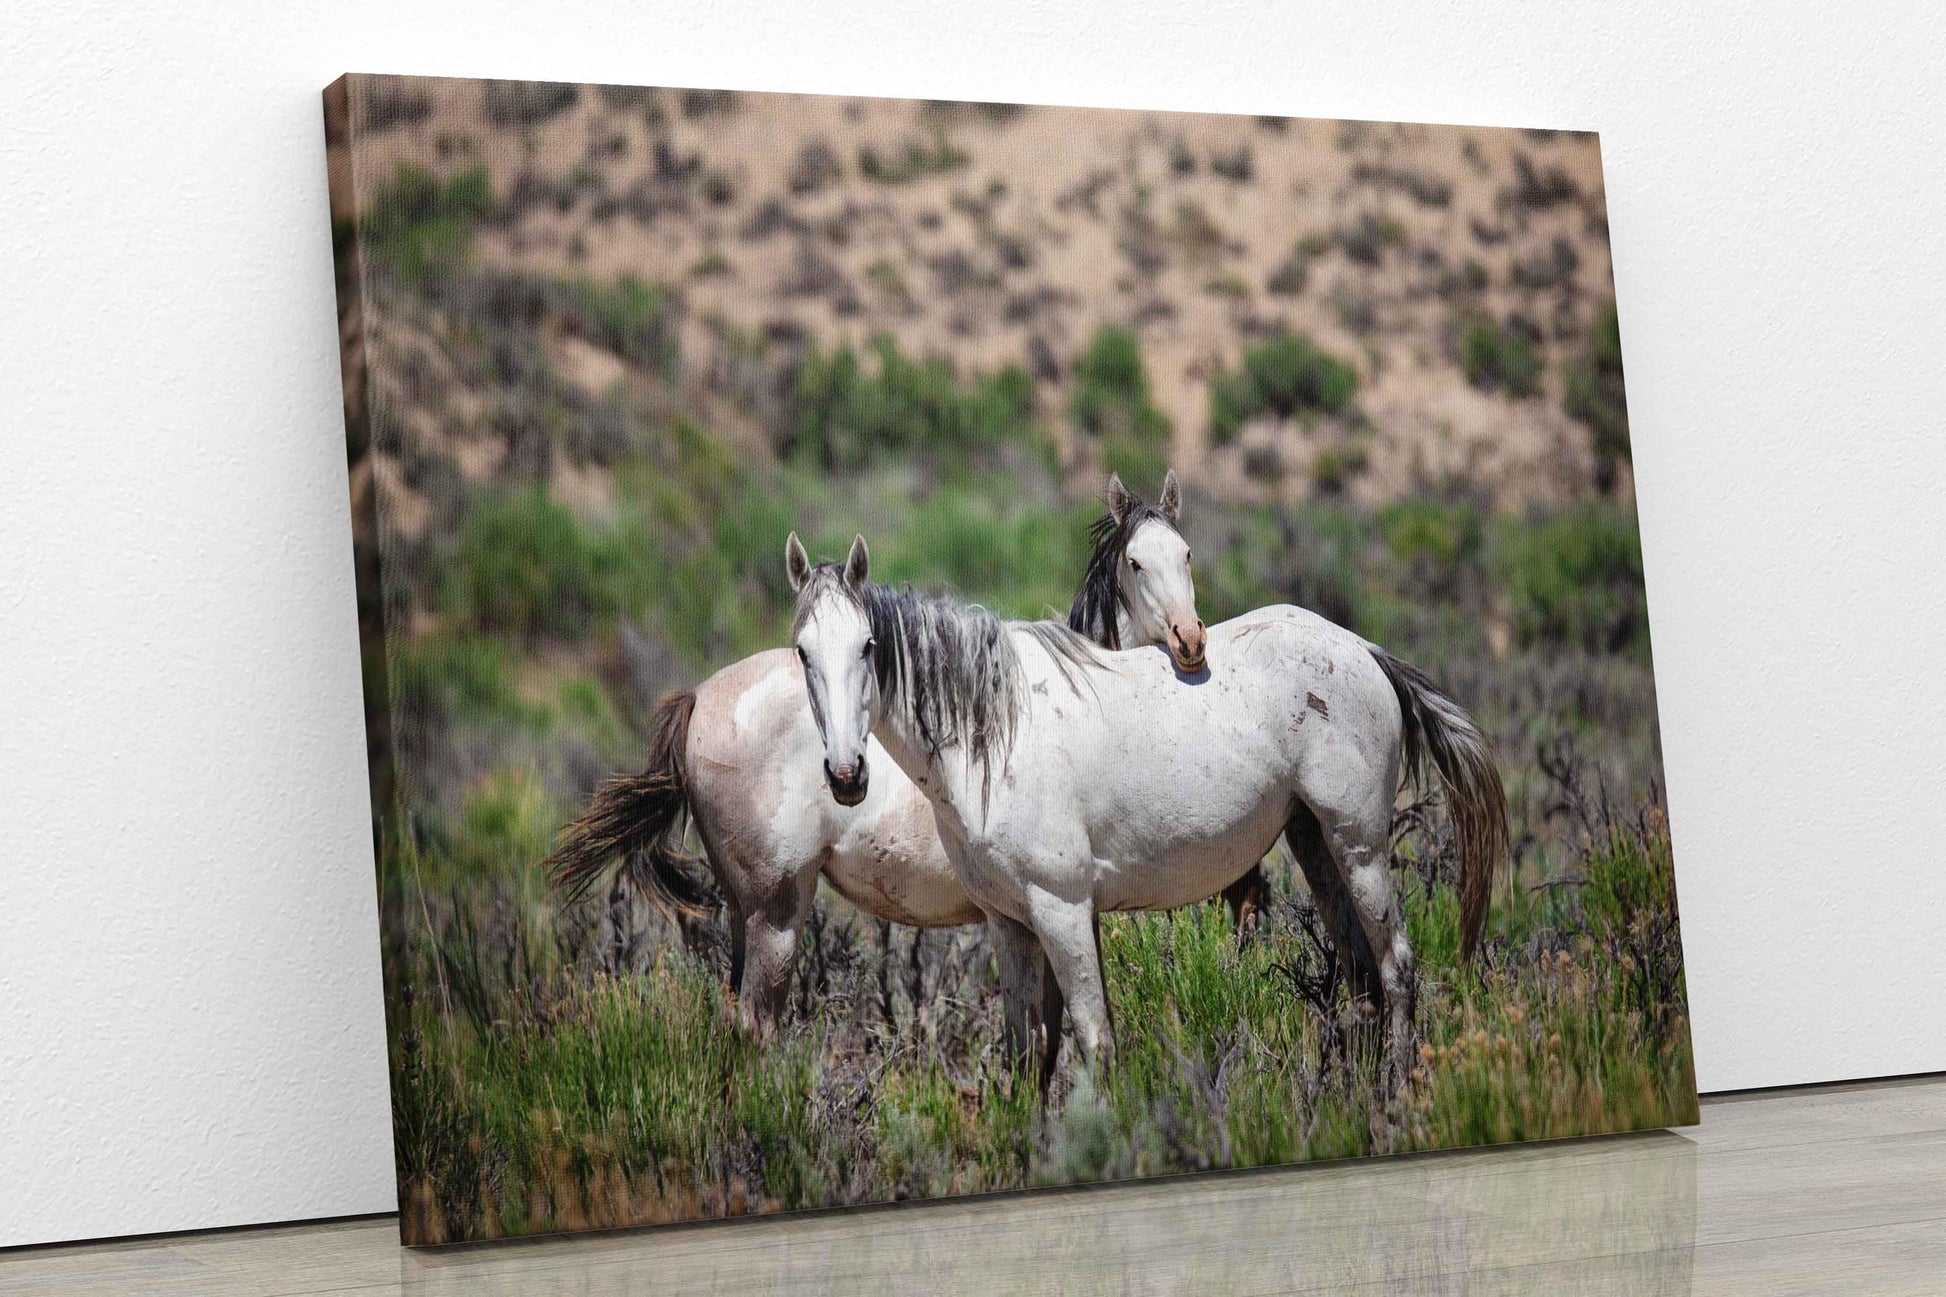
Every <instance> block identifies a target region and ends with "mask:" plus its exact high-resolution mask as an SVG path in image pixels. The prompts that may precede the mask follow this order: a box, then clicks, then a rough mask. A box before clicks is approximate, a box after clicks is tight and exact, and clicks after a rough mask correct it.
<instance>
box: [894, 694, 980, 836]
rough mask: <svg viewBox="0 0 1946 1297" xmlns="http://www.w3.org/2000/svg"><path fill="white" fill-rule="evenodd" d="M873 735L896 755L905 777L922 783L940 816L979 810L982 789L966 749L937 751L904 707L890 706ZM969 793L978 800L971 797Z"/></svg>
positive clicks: (916, 782) (955, 816)
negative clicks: (976, 782)
mask: <svg viewBox="0 0 1946 1297" xmlns="http://www.w3.org/2000/svg"><path fill="white" fill-rule="evenodd" d="M872 737H873V738H875V739H877V740H878V741H879V745H880V746H881V747H883V748H884V749H885V751H886V755H888V756H890V757H891V758H892V761H893V764H895V765H897V766H898V768H899V769H900V770H902V771H904V772H905V777H906V778H907V779H910V780H911V781H912V782H913V783H914V784H916V785H918V788H919V791H920V792H922V793H924V794H925V795H926V800H927V801H929V802H931V803H932V804H933V809H934V811H935V812H936V813H938V814H940V815H946V816H951V817H954V818H959V817H961V815H962V811H964V810H966V809H969V808H970V809H972V810H973V811H974V812H976V813H977V811H978V800H977V799H978V797H979V789H978V788H977V787H976V786H974V785H973V776H974V775H975V774H976V773H977V772H973V771H970V770H969V769H968V767H969V765H970V764H971V763H970V762H968V761H967V759H966V755H965V749H964V748H963V747H962V746H961V745H959V744H951V745H949V746H947V747H946V748H945V749H944V750H943V751H941V752H939V753H937V754H934V753H933V752H932V750H931V749H930V748H929V747H928V746H927V744H926V742H925V740H924V739H923V738H921V737H920V735H919V727H918V725H917V723H916V722H915V721H914V720H913V718H912V715H911V713H910V712H909V711H908V709H906V708H904V707H890V708H887V709H886V714H885V715H884V716H882V717H880V718H879V721H878V723H877V724H876V725H874V726H873V727H872ZM969 793H970V795H971V797H972V798H973V799H974V800H968V798H969Z"/></svg>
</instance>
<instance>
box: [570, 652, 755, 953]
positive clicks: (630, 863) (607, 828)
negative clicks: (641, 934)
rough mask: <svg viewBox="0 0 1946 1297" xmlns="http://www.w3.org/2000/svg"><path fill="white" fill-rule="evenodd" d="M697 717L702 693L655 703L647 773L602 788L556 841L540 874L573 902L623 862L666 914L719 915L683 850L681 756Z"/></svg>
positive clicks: (685, 803) (685, 805)
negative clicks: (693, 716) (544, 873)
mask: <svg viewBox="0 0 1946 1297" xmlns="http://www.w3.org/2000/svg"><path fill="white" fill-rule="evenodd" d="M695 710H696V694H695V691H693V690H689V689H679V690H676V691H675V692H673V693H671V694H669V695H668V696H667V697H665V698H664V699H663V700H662V701H661V702H660V703H657V704H656V709H655V715H654V716H653V717H652V718H651V720H650V722H649V764H648V768H647V769H645V770H643V771H642V773H641V774H639V775H617V776H615V777H614V778H613V779H610V780H608V781H607V782H606V783H604V784H602V786H601V787H600V788H598V789H596V790H595V795H594V798H593V800H591V801H590V802H589V803H588V809H587V810H586V811H585V812H583V813H582V816H581V818H580V819H578V820H576V821H575V822H574V823H572V824H570V825H568V826H567V827H566V828H564V829H562V830H561V835H560V837H558V838H557V839H555V842H554V851H553V853H552V854H551V855H549V856H548V857H547V859H545V860H543V861H541V867H542V868H543V869H545V870H547V871H548V873H549V874H550V875H552V877H553V879H554V882H555V885H556V886H558V887H560V888H561V889H562V890H563V891H565V892H566V893H567V895H568V899H569V900H578V899H579V898H581V897H582V896H584V895H586V894H587V892H588V890H589V889H590V888H592V887H594V886H595V885H596V884H597V883H598V882H600V881H601V879H602V877H603V875H604V874H606V873H607V870H608V865H609V862H610V861H612V860H614V859H615V858H616V857H617V856H620V857H621V858H622V860H623V865H622V867H623V868H624V869H626V870H628V873H629V879H630V881H631V882H633V883H635V884H636V886H637V887H639V888H640V889H641V891H642V892H643V894H644V895H646V896H647V897H648V898H649V900H650V901H651V902H653V903H654V904H655V906H656V908H658V909H660V910H661V911H662V912H663V913H664V914H666V915H668V916H670V917H671V918H677V917H687V918H692V919H700V918H707V917H709V916H710V915H712V914H714V913H715V911H716V905H717V898H716V895H715V892H714V891H713V889H712V888H711V887H710V885H709V884H708V883H707V882H705V881H703V879H701V878H700V877H698V876H697V873H696V867H697V865H698V864H699V863H700V862H698V861H697V860H696V858H695V857H693V856H690V855H688V854H686V853H684V852H683V851H682V849H681V846H680V843H681V840H682V839H681V828H682V824H683V817H684V816H685V815H687V814H688V810H689V794H688V789H687V787H686V786H685V782H684V778H683V752H684V751H685V750H686V749H687V748H688V746H689V718H690V715H691V714H692V713H694V712H695Z"/></svg>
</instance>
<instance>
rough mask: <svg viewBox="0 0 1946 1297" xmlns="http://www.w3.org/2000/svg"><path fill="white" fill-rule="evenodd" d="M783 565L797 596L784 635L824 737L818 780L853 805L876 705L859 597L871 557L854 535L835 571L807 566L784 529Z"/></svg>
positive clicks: (862, 785)
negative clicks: (791, 641)
mask: <svg viewBox="0 0 1946 1297" xmlns="http://www.w3.org/2000/svg"><path fill="white" fill-rule="evenodd" d="M784 565H785V568H786V570H787V571H788V572H789V573H790V579H791V589H793V590H795V591H796V592H797V618H796V624H795V627H794V629H793V632H792V636H793V639H794V640H795V641H796V647H797V660H798V661H799V662H800V663H802V664H803V666H804V685H805V688H806V689H807V690H809V692H810V695H811V715H812V716H814V717H815V718H816V719H817V723H818V734H819V736H820V737H821V738H822V739H823V740H824V779H825V782H826V783H827V784H829V785H830V787H831V795H832V797H834V798H836V799H837V801H838V803H839V804H840V805H843V806H856V805H858V803H860V802H862V801H864V800H865V791H866V786H867V781H868V779H869V778H870V772H869V771H867V770H866V769H865V740H866V738H867V737H868V736H869V735H870V734H871V732H872V724H873V722H874V721H875V720H876V719H877V717H878V709H879V706H880V699H879V682H878V674H877V669H876V664H875V662H874V660H873V657H874V655H873V650H874V649H875V648H876V647H877V645H876V644H875V643H874V642H873V640H872V620H871V616H870V614H869V613H867V612H866V610H865V602H864V599H863V598H862V597H861V592H862V591H863V590H864V588H865V582H866V581H867V580H868V579H869V578H870V575H871V555H870V553H869V552H868V551H867V550H866V548H865V538H864V537H863V536H859V537H857V538H856V539H854V540H853V541H852V543H851V553H850V555H849V556H848V557H847V558H846V559H845V562H844V565H843V566H842V567H840V566H839V565H838V564H836V563H820V564H818V565H817V566H816V567H813V566H812V565H811V558H810V555H808V554H806V553H805V552H804V545H803V543H802V542H801V541H799V540H798V538H797V533H796V532H792V533H791V538H790V540H789V541H788V542H787V543H786V544H785V546H784Z"/></svg>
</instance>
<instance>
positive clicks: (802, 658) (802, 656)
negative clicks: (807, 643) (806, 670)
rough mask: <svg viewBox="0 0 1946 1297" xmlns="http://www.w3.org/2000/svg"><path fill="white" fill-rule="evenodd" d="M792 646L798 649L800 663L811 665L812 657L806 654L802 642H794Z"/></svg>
mask: <svg viewBox="0 0 1946 1297" xmlns="http://www.w3.org/2000/svg"><path fill="white" fill-rule="evenodd" d="M791 647H792V648H795V649H796V650H797V660H798V663H799V664H800V665H802V666H807V667H808V666H810V665H811V659H810V657H809V656H808V655H806V654H805V652H804V646H803V645H802V644H793V645H792V646H791Z"/></svg>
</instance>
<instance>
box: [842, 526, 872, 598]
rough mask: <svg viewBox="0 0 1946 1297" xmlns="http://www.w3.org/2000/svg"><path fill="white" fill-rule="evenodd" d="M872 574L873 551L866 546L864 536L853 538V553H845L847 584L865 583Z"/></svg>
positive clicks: (853, 585) (859, 584) (857, 584)
mask: <svg viewBox="0 0 1946 1297" xmlns="http://www.w3.org/2000/svg"><path fill="white" fill-rule="evenodd" d="M871 576H872V552H871V551H870V550H868V549H866V548H865V538H864V537H863V536H853V537H852V538H851V553H849V554H847V555H845V584H846V585H849V586H852V587H857V586H861V585H864V584H865V582H867V581H869V580H870V579H871Z"/></svg>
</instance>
